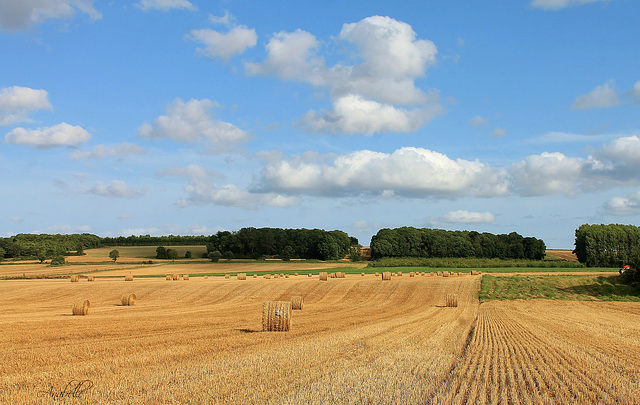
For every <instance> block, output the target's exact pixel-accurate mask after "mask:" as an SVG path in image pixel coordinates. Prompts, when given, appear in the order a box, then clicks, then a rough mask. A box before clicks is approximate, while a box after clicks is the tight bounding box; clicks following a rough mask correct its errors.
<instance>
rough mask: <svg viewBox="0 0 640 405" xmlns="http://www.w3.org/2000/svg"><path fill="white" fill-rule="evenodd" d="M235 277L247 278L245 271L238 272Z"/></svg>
mask: <svg viewBox="0 0 640 405" xmlns="http://www.w3.org/2000/svg"><path fill="white" fill-rule="evenodd" d="M236 277H238V280H246V279H247V273H238V275H237V276H236Z"/></svg>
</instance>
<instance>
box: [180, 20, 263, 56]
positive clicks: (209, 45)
mask: <svg viewBox="0 0 640 405" xmlns="http://www.w3.org/2000/svg"><path fill="white" fill-rule="evenodd" d="M187 38H188V39H190V40H192V41H195V42H200V43H202V44H203V45H204V48H198V52H200V53H201V54H203V55H205V56H207V57H209V58H211V59H216V58H220V59H223V60H229V59H230V58H231V57H232V56H234V55H238V54H241V53H243V52H244V51H245V50H246V49H247V48H251V47H253V46H255V45H256V43H257V42H258V35H257V34H256V30H254V29H253V28H251V29H249V28H247V27H246V26H244V25H240V26H237V27H233V28H231V29H230V30H229V31H228V32H226V33H220V32H218V31H214V30H212V29H208V28H203V29H199V30H192V31H191V33H190V34H189V35H188V36H187Z"/></svg>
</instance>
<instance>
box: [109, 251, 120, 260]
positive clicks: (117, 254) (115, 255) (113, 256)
mask: <svg viewBox="0 0 640 405" xmlns="http://www.w3.org/2000/svg"><path fill="white" fill-rule="evenodd" d="M109 257H110V258H111V260H113V261H114V262H115V261H116V260H118V257H120V252H118V251H117V250H116V249H113V250H112V251H111V252H109Z"/></svg>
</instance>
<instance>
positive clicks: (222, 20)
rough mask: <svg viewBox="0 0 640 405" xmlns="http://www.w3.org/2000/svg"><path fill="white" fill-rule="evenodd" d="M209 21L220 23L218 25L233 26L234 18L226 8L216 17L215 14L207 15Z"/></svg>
mask: <svg viewBox="0 0 640 405" xmlns="http://www.w3.org/2000/svg"><path fill="white" fill-rule="evenodd" d="M209 21H211V23H212V24H220V25H227V26H235V24H236V18H235V17H234V16H233V15H231V13H229V11H228V10H224V15H222V16H220V17H218V16H215V15H209Z"/></svg>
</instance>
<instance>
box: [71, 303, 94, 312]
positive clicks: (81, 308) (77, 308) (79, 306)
mask: <svg viewBox="0 0 640 405" xmlns="http://www.w3.org/2000/svg"><path fill="white" fill-rule="evenodd" d="M90 306H91V303H90V302H89V300H84V301H80V302H76V303H75V304H73V308H71V314H73V315H89V307H90Z"/></svg>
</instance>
